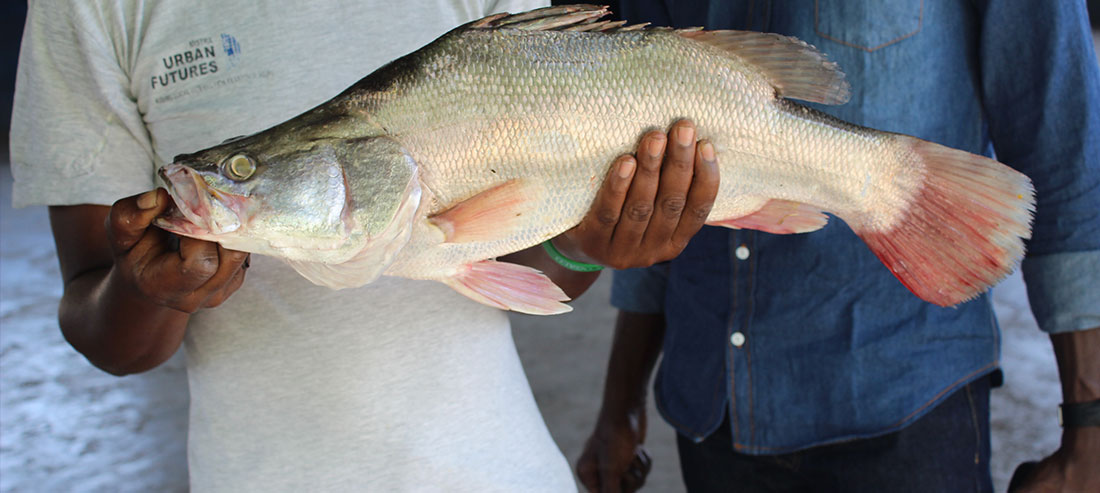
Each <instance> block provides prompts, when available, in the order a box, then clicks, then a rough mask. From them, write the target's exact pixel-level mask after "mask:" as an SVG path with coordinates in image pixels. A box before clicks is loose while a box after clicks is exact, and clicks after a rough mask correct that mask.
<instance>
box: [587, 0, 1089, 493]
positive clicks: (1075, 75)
mask: <svg viewBox="0 0 1100 493" xmlns="http://www.w3.org/2000/svg"><path fill="white" fill-rule="evenodd" d="M617 7H618V8H617V9H616V11H617V12H618V13H619V15H620V16H621V17H622V18H623V19H629V20H630V21H631V22H645V21H651V22H653V23H655V24H657V25H671V26H677V27H687V26H695V25H704V26H706V27H707V28H708V29H748V30H758V31H769V32H777V33H780V34H785V35H790V36H795V37H798V38H800V39H802V40H805V41H807V42H809V43H810V44H813V45H815V46H817V47H818V48H819V49H821V50H822V51H824V52H825V53H827V54H828V56H829V58H830V59H832V60H834V61H836V62H837V63H838V64H839V65H840V67H841V69H842V70H844V71H845V72H846V73H847V75H848V79H849V80H850V81H851V83H852V98H851V101H850V102H848V103H847V104H845V105H841V106H832V107H824V106H820V105H812V106H815V108H816V109H819V110H822V111H825V112H827V113H830V114H832V115H834V116H837V117H839V118H841V119H844V120H847V121H850V122H853V123H858V124H861V125H865V126H869V127H873V128H877V129H881V130H888V131H894V132H901V133H906V134H910V135H914V136H917V137H920V138H922V139H926V140H930V141H934V142H938V143H941V144H945V145H948V146H951V147H955V148H958V149H963V150H966V151H969V152H972V153H976V154H984V155H992V153H993V152H994V151H996V156H997V159H998V160H1000V161H1001V162H1004V163H1006V164H1008V165H1010V166H1012V167H1014V168H1016V169H1018V170H1020V171H1022V172H1024V173H1025V174H1027V175H1028V176H1030V177H1031V178H1032V180H1033V181H1034V184H1035V187H1036V197H1037V200H1038V205H1037V211H1036V215H1035V221H1034V232H1033V237H1032V239H1031V240H1030V241H1029V242H1028V245H1027V247H1028V255H1027V258H1026V260H1024V263H1023V273H1024V277H1025V279H1026V281H1027V285H1028V294H1029V297H1030V301H1031V305H1032V307H1033V312H1034V314H1035V317H1036V319H1037V320H1038V322H1039V326H1040V327H1041V328H1042V329H1043V330H1045V331H1047V332H1049V333H1050V334H1051V340H1052V341H1053V344H1054V349H1055V354H1056V356H1057V358H1058V362H1059V370H1060V373H1061V376H1062V381H1063V385H1062V387H1063V397H1064V401H1065V403H1067V404H1073V403H1086V402H1090V401H1097V399H1100V328H1098V327H1100V288H1098V287H1097V286H1100V275H1098V273H1100V253H1098V249H1100V74H1098V67H1097V63H1096V55H1095V54H1094V53H1093V47H1092V44H1091V39H1090V35H1089V28H1088V25H1087V20H1086V19H1087V14H1086V13H1085V9H1084V4H1083V2H1068V1H1067V2H1063V1H1044V2H1018V1H1015V0H974V1H968V2H961V1H957V0H927V1H921V0H894V1H885V0H877V1H872V0H867V1H846V2H824V1H821V2H809V1H800V2H773V1H768V0H747V1H742V2H721V1H716V0H715V1H707V0H690V1H680V2H676V3H675V4H674V3H673V2H671V1H662V0H635V1H629V0H627V1H624V2H622V5H620V6H617ZM613 8H615V7H613ZM703 137H705V136H703ZM612 302H613V304H614V305H615V306H617V307H618V308H620V309H621V310H622V311H621V312H620V316H619V321H618V323H617V326H616V335H615V343H614V346H613V349H612V355H611V362H610V364H609V371H608V379H607V385H606V389H605V394H604V402H603V406H602V409H601V411H600V417H599V421H598V424H597V428H596V431H595V432H594V434H593V436H592V438H590V440H589V443H588V446H587V447H586V451H585V454H584V455H583V456H582V457H581V459H580V462H579V463H578V473H579V475H580V477H581V480H582V482H584V483H585V484H586V485H587V486H589V488H590V489H600V490H603V491H608V490H611V491H614V490H617V489H618V488H619V487H624V488H625V489H627V490H631V489H633V488H635V487H638V486H640V484H641V482H642V481H644V476H645V472H646V471H647V469H648V464H647V459H646V458H645V455H644V451H643V450H642V449H641V448H640V445H641V442H642V440H643V439H644V433H645V430H644V427H645V416H644V413H645V399H646V390H645V387H646V386H647V382H648V379H649V375H650V373H651V371H652V368H653V365H654V362H655V360H656V358H657V355H658V354H660V353H661V352H662V351H663V354H664V356H663V360H662V363H661V367H660V369H659V370H658V372H657V381H656V385H655V387H656V392H657V397H656V398H657V404H658V407H659V409H660V411H661V414H662V416H663V417H664V418H665V419H666V420H667V421H668V422H669V423H671V424H672V425H673V426H674V427H675V428H676V430H677V431H678V433H679V443H678V444H679V448H680V455H681V464H682V469H683V471H684V479H685V482H686V483H687V485H688V487H689V490H692V491H729V490H732V489H734V488H735V487H736V490H737V491H758V490H760V491H773V490H794V491H802V490H836V491H964V490H966V491H969V490H975V489H976V490H979V491H989V490H991V488H992V485H991V481H990V476H989V462H988V459H989V415H988V395H989V386H990V383H989V382H990V375H991V374H993V373H994V372H995V370H996V369H997V366H998V364H999V361H998V360H999V356H1000V354H999V344H1000V341H999V330H998V328H997V323H996V320H995V319H994V316H993V312H992V307H991V302H990V297H989V296H988V295H985V296H982V297H980V298H978V299H976V300H972V301H970V302H968V303H965V304H962V305H960V306H958V307H954V308H940V307H937V306H934V305H932V304H929V303H926V302H924V301H921V300H920V299H918V298H917V297H915V296H913V295H912V294H911V293H909V292H908V291H907V290H906V289H905V288H904V287H903V286H902V285H901V284H900V283H899V282H898V281H897V280H896V279H895V278H894V277H893V276H892V275H891V274H890V273H889V271H888V270H887V269H886V268H885V267H884V266H883V265H881V263H880V262H879V261H878V260H877V259H876V258H875V256H874V255H873V254H872V253H871V252H870V250H869V249H868V248H867V247H866V246H865V245H864V244H863V243H862V242H861V241H860V240H859V239H858V238H857V237H856V236H855V235H854V234H853V233H852V231H851V230H850V229H848V227H847V226H846V225H845V224H844V223H843V222H842V221H838V220H833V221H830V223H829V225H828V226H826V227H825V228H824V229H822V230H820V231H817V232H813V233H809V234H803V235H784V236H777V235H771V234H767V233H762V232H756V231H751V230H737V231H732V230H727V229H722V228H704V230H703V231H701V232H700V233H699V234H698V235H697V236H696V237H695V238H694V239H693V240H692V242H691V243H690V245H689V246H688V247H687V249H686V250H685V251H684V252H683V254H681V255H680V257H678V258H677V259H676V260H673V261H672V262H670V263H668V264H662V265H658V266H655V267H652V268H649V269H638V270H628V271H621V272H617V273H616V277H615V283H614V288H613V294H612ZM1096 405H1098V403H1096V402H1094V403H1093V404H1092V406H1094V408H1095V406H1096ZM1086 406H1087V405H1086ZM1051 416H1052V418H1051V419H1054V417H1053V416H1054V410H1051ZM1081 424H1082V423H1077V424H1073V423H1070V424H1067V427H1066V428H1065V429H1064V431H1063V438H1062V448H1061V449H1060V450H1059V451H1058V452H1057V453H1055V454H1054V455H1053V456H1051V457H1049V458H1047V459H1046V460H1044V461H1043V462H1042V463H1040V465H1039V466H1038V467H1036V468H1033V469H1032V470H1031V471H1030V473H1029V474H1026V477H1023V478H1022V479H1023V480H1024V485H1025V486H1027V487H1040V486H1042V487H1048V486H1054V487H1064V488H1065V489H1071V490H1073V491H1100V483H1098V482H1097V481H1098V478H1100V467H1097V466H1096V465H1097V463H1098V461H1100V426H1095V425H1092V426H1081ZM1085 424H1087V423H1085ZM1019 425H1020V426H1026V425H1027V424H1026V423H1019ZM1055 489H1057V488H1055Z"/></svg>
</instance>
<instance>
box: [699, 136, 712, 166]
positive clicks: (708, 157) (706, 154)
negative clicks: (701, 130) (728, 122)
mask: <svg viewBox="0 0 1100 493" xmlns="http://www.w3.org/2000/svg"><path fill="white" fill-rule="evenodd" d="M699 154H702V155H703V161H706V162H708V163H709V162H713V161H714V144H711V143H710V141H706V142H703V145H702V146H700V148H699Z"/></svg>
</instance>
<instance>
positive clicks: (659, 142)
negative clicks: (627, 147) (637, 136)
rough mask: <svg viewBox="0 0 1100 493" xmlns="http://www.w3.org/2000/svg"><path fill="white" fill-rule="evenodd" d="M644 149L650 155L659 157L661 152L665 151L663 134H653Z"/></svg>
mask: <svg viewBox="0 0 1100 493" xmlns="http://www.w3.org/2000/svg"><path fill="white" fill-rule="evenodd" d="M646 151H648V152H649V155H650V156H652V157H660V156H661V153H662V152H665V136H664V135H660V134H657V135H654V136H652V137H651V138H650V139H649V146H648V147H646Z"/></svg>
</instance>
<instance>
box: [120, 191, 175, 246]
mask: <svg viewBox="0 0 1100 493" xmlns="http://www.w3.org/2000/svg"><path fill="white" fill-rule="evenodd" d="M171 203H172V199H171V198H170V197H169V196H168V192H167V191H165V190H164V189H161V188H158V189H156V190H150V191H148V192H145V193H142V194H139V195H133V196H130V197H126V198H124V199H119V201H118V202H115V203H114V205H112V206H111V211H110V213H109V214H108V215H107V222H106V224H105V227H106V228H107V235H108V237H109V238H110V240H111V247H112V248H113V249H114V251H115V252H116V253H117V252H124V251H127V250H129V249H130V248H132V247H133V246H134V244H136V243H137V242H138V240H140V239H141V237H142V236H144V235H145V230H147V229H149V225H151V224H152V223H153V219H154V218H156V217H157V216H159V215H160V214H162V213H163V212H164V211H165V210H166V209H167V208H168V206H169V205H171Z"/></svg>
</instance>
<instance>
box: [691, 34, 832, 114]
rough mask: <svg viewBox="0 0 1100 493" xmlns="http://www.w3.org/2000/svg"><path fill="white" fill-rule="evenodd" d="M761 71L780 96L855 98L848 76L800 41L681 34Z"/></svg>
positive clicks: (823, 100) (825, 99)
mask: <svg viewBox="0 0 1100 493" xmlns="http://www.w3.org/2000/svg"><path fill="white" fill-rule="evenodd" d="M677 32H678V33H679V34H680V35H681V36H683V37H685V38H688V39H693V40H695V41H698V42H700V43H704V44H708V45H711V46H714V47H715V48H718V49H720V50H722V51H724V52H726V53H728V54H729V55H731V56H734V57H737V58H739V59H741V60H743V61H745V62H748V63H749V64H751V65H752V66H754V67H756V68H758V69H760V71H761V72H762V73H763V74H764V76H765V77H767V79H768V82H770V83H771V84H772V86H773V87H775V89H776V91H777V92H779V95H780V96H783V97H785V98H793V99H801V100H803V101H812V102H815V103H823V104H842V103H846V102H847V101H848V99H849V98H850V97H851V91H850V89H849V87H848V82H847V81H846V80H845V78H844V72H841V71H840V68H839V67H837V64H836V63H835V62H830V61H829V60H828V59H826V58H825V55H824V54H822V53H821V52H820V51H817V49H816V48H814V47H813V46H811V45H810V44H808V43H806V42H805V41H802V40H800V39H797V38H792V37H788V36H781V35H779V34H773V33H758V32H750V31H687V30H683V31H677Z"/></svg>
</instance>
